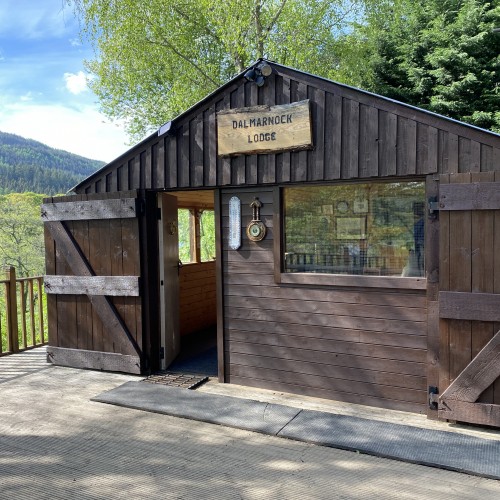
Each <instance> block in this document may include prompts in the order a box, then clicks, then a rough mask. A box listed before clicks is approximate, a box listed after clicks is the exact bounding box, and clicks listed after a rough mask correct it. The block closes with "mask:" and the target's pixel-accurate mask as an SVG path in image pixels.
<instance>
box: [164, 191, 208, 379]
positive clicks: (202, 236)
mask: <svg viewBox="0 0 500 500" xmlns="http://www.w3.org/2000/svg"><path fill="white" fill-rule="evenodd" d="M158 207H159V209H160V211H161V220H160V221H159V245H160V252H159V255H160V302H161V304H160V325H161V336H160V338H161V348H160V366H161V369H162V370H168V371H172V372H177V373H190V374H197V375H205V376H217V328H216V325H217V302H216V254H215V223H216V222H215V215H214V192H213V191H176V192H169V193H159V194H158Z"/></svg>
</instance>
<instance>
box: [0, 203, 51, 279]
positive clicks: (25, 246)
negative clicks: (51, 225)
mask: <svg viewBox="0 0 500 500" xmlns="http://www.w3.org/2000/svg"><path fill="white" fill-rule="evenodd" d="M43 197H44V195H41V194H35V193H11V194H7V195H0V267H4V266H14V267H15V268H16V272H17V275H18V276H25V277H27V276H39V275H42V274H43V273H44V268H45V265H44V238H43V223H42V220H41V217H40V205H41V203H42V201H43Z"/></svg>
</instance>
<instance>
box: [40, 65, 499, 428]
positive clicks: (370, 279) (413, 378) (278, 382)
mask: <svg viewBox="0 0 500 500" xmlns="http://www.w3.org/2000/svg"><path fill="white" fill-rule="evenodd" d="M256 75H257V76H259V77H260V78H255V76H256ZM181 209H185V210H188V212H189V220H190V227H191V232H190V235H191V236H190V250H189V252H190V258H189V263H186V262H183V264H184V265H182V267H181V266H179V253H178V252H179V242H178V235H179V231H178V224H179V222H178V214H179V213H180V212H179V211H180V210H181ZM203 214H205V215H207V214H208V215H209V216H210V217H212V218H213V220H214V224H215V255H211V256H209V258H205V259H204V258H203V257H202V255H201V252H200V238H201V236H200V229H199V228H200V218H201V216H202V215H203ZM42 217H43V219H44V221H45V228H46V231H45V235H46V236H45V238H46V266H47V276H46V290H47V292H48V294H49V296H48V301H49V308H48V310H49V318H48V321H49V335H50V341H49V344H50V345H49V347H48V357H49V359H50V360H51V361H52V362H53V363H54V364H57V365H65V366H73V367H81V368H82V367H83V368H92V369H100V370H111V371H122V372H128V373H136V374H147V373H150V372H154V371H157V370H160V369H165V368H166V367H168V365H169V363H171V362H172V360H173V359H175V357H176V355H177V354H178V352H179V345H180V337H181V335H183V334H189V333H191V332H193V331H196V330H200V329H208V328H210V327H214V326H215V325H216V331H217V334H216V335H217V356H218V377H219V381H220V382H226V383H235V384H241V385H246V386H254V387H261V388H267V389H272V390H277V391H286V392H292V393H297V394H304V395H310V396H317V397H321V398H327V399H334V400H338V401H345V402H351V403H357V404H363V405H370V406H376V407H382V408H387V409H395V410H405V411H410V412H421V413H424V412H425V413H427V415H428V416H429V417H431V418H442V419H449V420H455V421H464V422H472V423H478V424H485V425H493V426H500V379H499V376H500V331H499V330H500V251H499V250H498V249H499V248H500V136H499V135H497V134H494V133H492V132H489V131H486V130H482V129H479V128H476V127H473V126H470V125H467V124H465V123H460V122H457V121H455V120H451V119H448V118H445V117H443V116H439V115H436V114H433V113H430V112H427V111H425V110H422V109H418V108H415V107H412V106H408V105H405V104H402V103H399V102H395V101H393V100H390V99H387V98H384V97H382V96H378V95H374V94H370V93H368V92H364V91H361V90H359V89H355V88H351V87H348V86H344V85H341V84H338V83H335V82H332V81H329V80H325V79H322V78H319V77H315V76H311V75H308V74H305V73H302V72H299V71H296V70H294V69H291V68H288V67H285V66H281V65H279V64H275V63H272V62H268V61H265V60H260V61H258V62H257V63H256V64H255V65H254V66H252V67H251V68H249V69H248V70H247V71H245V72H244V73H242V74H240V75H239V76H237V77H236V78H234V79H233V80H231V81H230V82H229V83H227V84H226V85H224V86H223V87H221V88H220V89H218V90H217V91H216V92H214V93H213V94H211V95H209V96H208V97H206V98H205V99H204V100H203V101H201V102H199V103H198V104H197V105H195V106H194V107H192V108H191V109H189V110H187V111H186V112H185V113H183V114H182V115H180V116H178V117H177V118H176V119H174V120H172V121H171V122H169V123H167V124H166V125H164V126H163V127H162V128H161V129H160V130H159V131H158V133H155V134H153V135H151V136H150V137H148V138H147V139H145V140H143V141H142V142H141V143H139V144H137V145H136V146H135V147H133V148H132V149H131V150H130V151H128V152H127V153H125V154H124V155H122V156H120V157H119V158H117V159H116V160H114V161H112V162H111V163H109V164H108V165H106V166H105V167H103V168H102V169H101V170H99V171H98V172H96V173H95V174H93V175H92V176H90V177H89V178H87V179H86V180H84V181H83V182H82V183H81V184H79V185H78V186H76V187H75V188H74V194H73V195H71V196H65V197H60V198H52V199H47V200H46V202H45V204H44V205H43V207H42Z"/></svg>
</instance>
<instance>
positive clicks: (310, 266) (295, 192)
mask: <svg viewBox="0 0 500 500" xmlns="http://www.w3.org/2000/svg"><path fill="white" fill-rule="evenodd" d="M424 199H425V185H424V183H423V182H391V183H382V182H370V183H363V184H348V185H345V184H342V185H333V186H312V187H293V188H284V189H283V219H284V234H283V242H284V258H283V266H282V270H283V271H284V272H285V273H329V274H342V275H364V276H405V277H422V276H424V206H425V203H424Z"/></svg>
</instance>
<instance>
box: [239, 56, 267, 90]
mask: <svg viewBox="0 0 500 500" xmlns="http://www.w3.org/2000/svg"><path fill="white" fill-rule="evenodd" d="M272 72H273V68H271V66H270V65H269V64H267V62H260V63H258V64H256V65H255V66H254V67H252V68H250V69H249V70H248V71H247V72H246V73H245V74H244V77H245V78H246V79H247V80H248V81H249V82H254V83H255V84H256V85H257V87H262V86H263V85H264V83H265V81H266V78H267V77H268V76H269V75H270V74H271V73H272Z"/></svg>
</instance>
